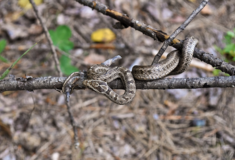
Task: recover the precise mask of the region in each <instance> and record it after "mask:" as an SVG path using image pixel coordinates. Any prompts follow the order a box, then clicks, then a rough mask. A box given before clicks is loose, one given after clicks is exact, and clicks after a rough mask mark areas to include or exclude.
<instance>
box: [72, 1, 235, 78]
mask: <svg viewBox="0 0 235 160" xmlns="http://www.w3.org/2000/svg"><path fill="white" fill-rule="evenodd" d="M76 1H77V2H79V3H81V4H83V5H85V6H88V7H90V8H92V9H95V10H97V11H98V12H101V13H103V14H104V15H107V16H109V17H112V18H114V19H116V20H118V21H119V22H121V23H122V24H123V25H125V26H128V27H132V28H134V29H136V30H138V31H140V32H142V33H143V34H145V35H147V36H149V37H151V38H153V39H154V40H158V41H160V42H164V41H165V40H167V39H168V38H169V37H170V36H169V35H167V34H166V33H164V32H163V31H161V30H157V29H155V28H153V27H152V26H150V25H147V24H144V23H142V22H140V21H138V20H134V19H131V18H130V17H128V16H127V15H124V14H122V13H119V12H117V11H114V10H111V9H109V8H108V7H107V6H106V5H104V4H102V3H100V2H97V1H93V0H76ZM171 45H172V46H173V47H174V48H176V49H178V50H182V43H181V41H180V40H178V39H173V41H172V44H171ZM193 56H194V57H195V58H198V59H200V60H202V61H204V62H206V63H208V64H211V65H212V66H213V67H215V68H217V69H220V70H221V71H223V72H226V73H228V74H230V75H235V66H233V65H231V64H228V63H226V62H224V61H223V60H221V59H219V58H215V57H214V56H213V55H212V54H208V53H206V52H204V51H202V50H200V49H198V48H195V50H194V54H193Z"/></svg>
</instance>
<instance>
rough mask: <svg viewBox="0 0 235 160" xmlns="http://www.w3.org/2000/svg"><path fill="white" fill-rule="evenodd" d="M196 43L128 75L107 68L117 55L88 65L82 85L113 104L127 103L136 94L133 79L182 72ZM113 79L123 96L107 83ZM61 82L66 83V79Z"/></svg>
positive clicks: (119, 69) (186, 43)
mask: <svg viewBox="0 0 235 160" xmlns="http://www.w3.org/2000/svg"><path fill="white" fill-rule="evenodd" d="M197 42H198V41H197V40H196V39H195V38H193V37H190V38H188V39H186V40H185V41H184V43H183V49H182V52H181V53H180V52H178V51H177V50H176V51H172V52H170V53H169V54H168V56H167V58H166V59H165V60H162V61H160V62H159V63H158V64H157V65H151V66H134V67H133V70H132V74H131V72H130V71H129V70H128V69H126V68H123V67H114V68H111V67H109V66H110V65H111V64H112V63H113V62H114V61H116V60H117V59H120V56H119V57H118V56H117V57H114V58H113V59H109V60H107V61H105V62H104V63H102V64H97V65H94V66H91V67H90V68H89V69H88V71H87V76H88V79H86V80H84V81H83V84H84V85H85V86H87V87H88V88H90V89H92V90H94V91H95V92H98V93H101V94H103V95H105V96H106V97H108V98H109V99H110V100H111V101H113V102H115V103H117V104H126V103H129V102H131V101H132V99H133V98H134V96H135V92H136V86H135V80H134V78H133V76H134V77H135V78H136V79H139V80H155V79H160V78H163V77H165V76H167V75H174V74H180V73H182V72H184V71H185V70H186V69H187V67H188V66H189V64H190V62H191V60H192V57H193V52H194V48H195V46H196V45H197ZM132 75H133V76H132ZM69 78H71V76H69V77H68V79H69ZM117 78H120V79H121V80H122V82H123V84H124V85H125V88H126V89H125V93H124V94H123V95H118V94H117V93H115V92H114V91H113V90H112V89H111V88H110V87H109V86H108V84H107V83H109V82H111V81H113V80H114V79H117ZM65 82H66V83H67V80H66V81H65ZM64 85H65V84H64ZM63 88H64V87H63Z"/></svg>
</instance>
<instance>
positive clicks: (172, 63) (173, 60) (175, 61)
mask: <svg viewBox="0 0 235 160" xmlns="http://www.w3.org/2000/svg"><path fill="white" fill-rule="evenodd" d="M197 43H198V40H197V39H195V38H193V37H189V38H188V39H186V40H185V41H184V43H183V48H182V52H179V51H177V50H175V51H172V52H170V53H169V54H168V55H167V58H166V59H164V60H162V61H160V62H159V63H158V64H156V65H151V66H134V67H133V69H132V74H133V76H134V77H135V79H138V80H155V79H160V78H163V77H165V76H167V75H175V74H180V73H183V72H184V71H185V70H186V69H187V68H188V66H189V65H190V62H191V60H192V58H193V52H194V48H195V46H196V45H197Z"/></svg>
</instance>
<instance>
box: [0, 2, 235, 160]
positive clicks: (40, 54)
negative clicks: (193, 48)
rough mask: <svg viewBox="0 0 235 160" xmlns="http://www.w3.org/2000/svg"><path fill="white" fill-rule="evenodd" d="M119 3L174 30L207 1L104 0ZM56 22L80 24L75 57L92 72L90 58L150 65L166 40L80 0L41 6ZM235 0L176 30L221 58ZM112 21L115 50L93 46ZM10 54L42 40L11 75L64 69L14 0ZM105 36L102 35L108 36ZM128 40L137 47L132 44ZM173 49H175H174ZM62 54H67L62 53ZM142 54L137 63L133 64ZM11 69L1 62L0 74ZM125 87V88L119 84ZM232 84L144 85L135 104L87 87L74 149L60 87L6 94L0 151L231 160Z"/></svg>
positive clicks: (77, 101)
mask: <svg viewBox="0 0 235 160" xmlns="http://www.w3.org/2000/svg"><path fill="white" fill-rule="evenodd" d="M99 1H100V2H102V3H104V4H106V5H107V6H109V7H110V8H111V9H113V10H116V11H119V12H121V13H125V14H127V15H128V16H129V17H132V18H134V19H137V20H139V21H141V22H144V23H146V24H149V25H151V26H153V27H154V28H156V29H159V30H162V31H164V32H166V33H168V34H171V33H172V32H173V31H174V30H175V29H176V28H177V27H178V26H179V25H180V24H181V23H182V22H183V21H184V20H185V18H187V16H188V15H189V14H190V13H191V12H192V11H193V10H194V9H195V8H197V6H198V4H199V3H200V2H201V1H200V0H164V1H163V0H152V1H147V0H146V1H145V0H112V1H109V0H106V1H105V0H99ZM37 7H38V10H39V13H40V14H41V16H42V18H43V21H44V23H45V24H46V26H47V27H48V29H55V28H56V27H57V26H59V25H67V26H69V28H70V29H71V31H72V37H71V38H70V40H71V41H72V42H74V44H75V47H74V49H73V50H71V51H70V54H71V57H72V64H73V65H75V66H76V67H77V68H79V69H80V70H86V69H87V68H88V67H89V66H90V65H91V64H95V63H101V62H103V61H104V60H106V59H108V58H111V57H114V56H115V55H121V56H122V57H123V59H122V60H121V61H120V62H118V64H117V65H119V66H124V67H130V66H131V65H133V64H135V63H136V61H138V62H140V63H141V64H144V65H147V64H150V63H151V61H152V60H153V57H154V55H153V54H154V53H156V52H157V50H158V49H159V48H160V47H161V45H162V44H161V43H159V42H158V41H154V40H153V39H151V38H149V37H147V36H145V35H143V34H142V33H140V32H139V31H136V30H134V29H131V28H127V29H123V30H117V29H114V28H113V27H112V26H113V24H114V23H115V22H116V21H115V20H113V19H111V18H109V17H107V16H105V15H102V14H101V13H98V12H97V11H95V10H92V9H90V8H88V7H84V6H83V5H81V4H79V3H77V2H76V1H74V0H59V1H55V0H44V2H43V3H42V4H40V5H38V6H37ZM234 22H235V1H234V0H211V1H210V2H209V5H208V6H207V8H206V9H205V10H204V11H203V13H202V14H199V15H198V16H197V17H196V18H195V19H194V20H193V22H192V23H191V24H190V25H189V26H188V27H187V28H186V29H185V30H184V31H183V32H182V33H181V34H180V35H179V36H178V37H177V38H178V39H181V40H183V39H185V37H187V36H194V37H196V38H197V39H198V40H199V44H198V48H200V49H202V50H204V51H206V52H208V53H210V54H214V55H215V56H218V57H220V58H222V57H221V55H220V54H219V53H218V52H217V51H216V49H215V46H219V47H224V43H223V37H224V34H225V33H226V32H227V31H231V30H233V29H234V28H235V23H234ZM100 28H109V29H111V30H112V31H113V32H114V33H115V34H116V39H115V40H113V41H112V42H109V45H115V46H119V48H118V47H116V48H115V49H108V50H105V49H104V48H103V47H102V45H101V47H100V49H91V48H89V47H87V46H90V45H92V44H95V43H94V42H92V40H91V34H92V33H93V32H94V31H96V30H97V29H100ZM1 39H6V40H7V47H6V49H5V50H4V52H3V53H2V54H1V55H2V56H4V57H5V58H7V59H8V60H9V61H10V62H14V61H15V60H16V59H17V58H18V57H19V56H20V55H22V53H24V52H25V51H26V50H27V49H28V48H29V47H31V46H32V45H33V44H34V43H35V42H37V41H38V40H40V39H42V40H41V41H40V42H39V44H38V45H37V46H36V47H35V48H34V49H32V50H31V51H30V52H29V53H28V54H27V55H26V56H24V57H23V58H22V59H21V60H20V62H19V63H18V64H17V66H16V67H15V68H14V69H12V71H11V74H12V75H14V76H16V77H24V76H25V75H28V76H33V77H45V76H58V74H57V72H56V70H55V65H54V62H53V57H52V54H51V51H50V49H49V45H48V43H47V41H46V38H45V35H44V33H43V30H42V28H41V26H40V23H39V21H38V20H37V19H36V17H35V15H34V12H33V10H32V9H28V10H26V9H22V8H21V7H19V5H18V4H17V1H13V0H1V1H0V40H1ZM100 44H102V43H100ZM127 46H129V47H127ZM171 50H173V48H171V47H169V49H167V52H169V51H171ZM57 53H58V56H59V57H60V56H61V54H62V53H61V52H59V51H58V52H57ZM134 62H135V63H134ZM7 67H9V64H8V63H3V62H0V74H1V73H3V71H4V70H5V69H6V68H7ZM212 76H213V74H212V72H211V71H205V70H204V69H199V68H197V67H190V68H189V69H188V70H187V71H186V72H185V73H183V74H181V75H177V76H175V77H188V78H195V77H212ZM117 92H120V91H117ZM234 94H235V90H234V89H233V88H226V89H221V88H211V89H192V90H189V89H184V90H182V89H175V90H138V91H137V93H136V96H135V98H134V100H133V101H132V102H131V103H130V104H128V105H117V104H115V103H113V102H111V101H110V100H108V99H107V98H106V97H104V96H102V95H99V94H96V93H95V92H93V91H91V90H89V89H86V90H76V91H75V92H74V93H73V94H72V96H71V105H72V113H73V115H74V118H75V120H76V123H78V124H82V125H83V127H84V128H83V129H79V130H78V136H79V143H80V146H79V149H74V148H73V131H72V127H71V125H70V122H69V117H68V113H67V108H66V106H65V97H64V95H63V94H62V93H60V92H58V91H56V90H47V89H42V90H35V91H33V92H29V91H6V92H3V93H0V159H3V160H18V159H26V160H34V159H37V160H41V159H43V160H50V159H51V160H67V159H82V160H93V159H99V160H145V159H146V160H232V159H235V155H234V149H235V121H234V117H235V105H234V104H235V99H234V98H233V95H234Z"/></svg>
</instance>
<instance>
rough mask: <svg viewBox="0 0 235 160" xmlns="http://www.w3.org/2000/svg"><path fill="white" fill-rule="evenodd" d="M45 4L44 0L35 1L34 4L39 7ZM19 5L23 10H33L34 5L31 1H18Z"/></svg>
mask: <svg viewBox="0 0 235 160" xmlns="http://www.w3.org/2000/svg"><path fill="white" fill-rule="evenodd" d="M42 2H43V0H34V3H35V4H36V5H39V4H41V3H42ZM18 4H19V6H21V7H22V8H24V9H31V8H32V5H31V3H30V2H29V0H19V1H18Z"/></svg>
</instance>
